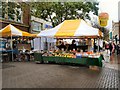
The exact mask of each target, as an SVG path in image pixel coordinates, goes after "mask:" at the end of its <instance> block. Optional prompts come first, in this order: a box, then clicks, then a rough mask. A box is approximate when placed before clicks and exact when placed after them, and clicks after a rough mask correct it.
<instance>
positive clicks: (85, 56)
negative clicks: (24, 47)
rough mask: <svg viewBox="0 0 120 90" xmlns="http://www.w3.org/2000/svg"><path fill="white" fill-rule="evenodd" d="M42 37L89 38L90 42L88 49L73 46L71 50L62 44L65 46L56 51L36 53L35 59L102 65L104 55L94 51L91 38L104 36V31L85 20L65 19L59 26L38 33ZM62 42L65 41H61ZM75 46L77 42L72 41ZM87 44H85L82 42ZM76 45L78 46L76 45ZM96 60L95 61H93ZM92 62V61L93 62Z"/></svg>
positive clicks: (38, 60)
mask: <svg viewBox="0 0 120 90" xmlns="http://www.w3.org/2000/svg"><path fill="white" fill-rule="evenodd" d="M38 36H41V37H54V38H56V39H65V38H67V39H70V38H72V39H76V38H77V39H87V40H86V41H87V42H88V46H87V49H88V50H87V51H85V50H84V52H83V50H80V49H79V48H78V49H75V48H72V49H70V50H69V51H68V50H66V49H65V48H64V47H65V46H66V45H64V44H63V45H62V47H63V46H64V47H63V48H59V50H55V51H53V50H52V51H47V52H44V53H42V54H40V53H35V60H36V61H37V62H40V63H41V62H44V63H46V62H51V61H52V62H55V63H75V64H84V65H88V66H89V65H95V66H100V67H102V59H103V58H101V57H102V55H101V54H100V53H93V50H91V48H92V46H93V45H92V43H91V38H92V39H94V38H99V37H102V32H101V31H100V30H98V29H96V28H93V27H92V26H90V25H88V24H87V23H86V22H85V21H84V20H82V19H79V20H65V21H64V22H62V23H61V24H59V25H58V26H56V27H54V28H52V29H50V30H45V31H41V33H39V34H38ZM60 43H61V44H62V43H63V42H60ZM72 44H73V45H71V46H72V47H73V46H74V44H75V42H72ZM82 45H85V44H82ZM75 47H76V46H75ZM92 60H93V61H94V62H93V61H92ZM91 62H92V63H91Z"/></svg>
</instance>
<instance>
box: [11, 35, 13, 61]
mask: <svg viewBox="0 0 120 90" xmlns="http://www.w3.org/2000/svg"><path fill="white" fill-rule="evenodd" d="M11 50H12V61H13V42H12V34H11Z"/></svg>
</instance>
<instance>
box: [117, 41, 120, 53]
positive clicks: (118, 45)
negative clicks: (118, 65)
mask: <svg viewBox="0 0 120 90" xmlns="http://www.w3.org/2000/svg"><path fill="white" fill-rule="evenodd" d="M116 50H117V55H118V54H120V43H119V44H117V46H116Z"/></svg>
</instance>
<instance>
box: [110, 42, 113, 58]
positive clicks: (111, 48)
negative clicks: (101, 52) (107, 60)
mask: <svg viewBox="0 0 120 90" xmlns="http://www.w3.org/2000/svg"><path fill="white" fill-rule="evenodd" d="M109 50H110V56H111V55H112V50H113V45H112V42H110V44H109Z"/></svg>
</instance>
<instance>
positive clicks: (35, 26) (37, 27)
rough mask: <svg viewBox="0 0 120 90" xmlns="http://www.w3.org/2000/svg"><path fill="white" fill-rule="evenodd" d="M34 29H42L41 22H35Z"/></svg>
mask: <svg viewBox="0 0 120 90" xmlns="http://www.w3.org/2000/svg"><path fill="white" fill-rule="evenodd" d="M33 30H34V31H39V32H40V31H41V23H38V22H33Z"/></svg>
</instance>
